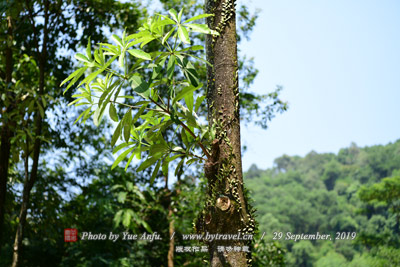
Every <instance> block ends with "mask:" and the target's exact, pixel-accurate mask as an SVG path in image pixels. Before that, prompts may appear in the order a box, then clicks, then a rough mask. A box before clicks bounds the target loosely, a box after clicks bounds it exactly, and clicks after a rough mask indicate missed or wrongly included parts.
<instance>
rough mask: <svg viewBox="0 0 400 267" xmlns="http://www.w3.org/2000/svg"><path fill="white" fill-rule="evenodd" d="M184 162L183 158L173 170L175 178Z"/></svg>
mask: <svg viewBox="0 0 400 267" xmlns="http://www.w3.org/2000/svg"><path fill="white" fill-rule="evenodd" d="M184 162H185V158H183V159H182V160H181V161H180V162H179V163H178V166H176V169H175V176H178V173H179V170H180V168H181V167H182V165H183V163H184Z"/></svg>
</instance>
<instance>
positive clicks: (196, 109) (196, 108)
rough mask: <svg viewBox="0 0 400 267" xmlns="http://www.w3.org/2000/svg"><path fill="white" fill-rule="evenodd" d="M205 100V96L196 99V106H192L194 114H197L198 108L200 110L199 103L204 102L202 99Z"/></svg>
mask: <svg viewBox="0 0 400 267" xmlns="http://www.w3.org/2000/svg"><path fill="white" fill-rule="evenodd" d="M205 98H206V96H205V95H202V96H199V97H198V98H197V99H196V104H194V112H196V113H197V112H198V111H199V108H200V105H201V103H202V102H203V101H204V99H205Z"/></svg>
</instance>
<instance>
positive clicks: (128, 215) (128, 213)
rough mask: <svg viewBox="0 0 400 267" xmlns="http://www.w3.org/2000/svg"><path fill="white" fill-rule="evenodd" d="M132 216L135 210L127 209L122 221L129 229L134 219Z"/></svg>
mask: <svg viewBox="0 0 400 267" xmlns="http://www.w3.org/2000/svg"><path fill="white" fill-rule="evenodd" d="M132 215H133V210H131V209H127V210H126V211H125V213H124V217H123V219H122V224H123V225H124V226H125V227H129V225H130V224H131V219H132Z"/></svg>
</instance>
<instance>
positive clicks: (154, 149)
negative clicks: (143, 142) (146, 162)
mask: <svg viewBox="0 0 400 267" xmlns="http://www.w3.org/2000/svg"><path fill="white" fill-rule="evenodd" d="M168 150H169V147H168V145H166V144H165V143H164V144H155V145H152V146H151V147H150V151H149V153H150V155H151V156H153V155H155V154H157V153H161V154H164V153H166V152H168Z"/></svg>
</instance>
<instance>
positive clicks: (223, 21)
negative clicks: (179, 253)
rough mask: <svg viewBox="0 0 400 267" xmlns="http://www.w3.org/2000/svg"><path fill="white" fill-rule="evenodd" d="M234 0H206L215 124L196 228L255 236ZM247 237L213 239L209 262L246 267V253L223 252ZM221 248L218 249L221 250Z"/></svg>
mask: <svg viewBox="0 0 400 267" xmlns="http://www.w3.org/2000/svg"><path fill="white" fill-rule="evenodd" d="M235 5H236V3H235V1H229V0H228V1H206V3H205V11H206V13H209V14H213V16H212V17H209V18H207V24H208V27H209V28H210V29H215V30H216V31H217V32H218V33H219V35H214V36H207V37H206V54H207V60H208V61H209V62H210V63H211V65H208V66H207V103H208V122H209V125H210V126H211V127H214V128H215V132H216V133H215V139H214V140H213V142H212V146H211V157H210V158H209V159H208V160H207V162H206V164H205V176H206V178H207V180H208V199H207V203H206V207H205V209H204V211H203V214H202V216H201V217H200V218H199V220H198V226H199V228H198V229H197V230H198V231H202V232H204V231H206V232H208V233H211V234H237V233H242V234H248V235H253V234H254V228H255V223H254V219H253V216H252V214H251V210H250V208H249V207H248V205H247V199H246V196H245V194H244V188H243V174H242V160H241V145H240V110H239V77H238V58H237V41H236V12H235ZM245 245H249V243H248V242H247V241H244V240H242V239H239V240H215V241H214V242H211V243H210V245H209V248H210V250H209V252H210V257H211V266H226V265H231V266H245V265H246V264H248V263H249V262H251V254H250V253H246V251H241V252H237V251H235V250H229V251H228V250H227V251H223V250H224V249H223V247H228V246H230V247H234V246H240V247H244V246H245ZM221 247H222V249H221Z"/></svg>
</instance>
